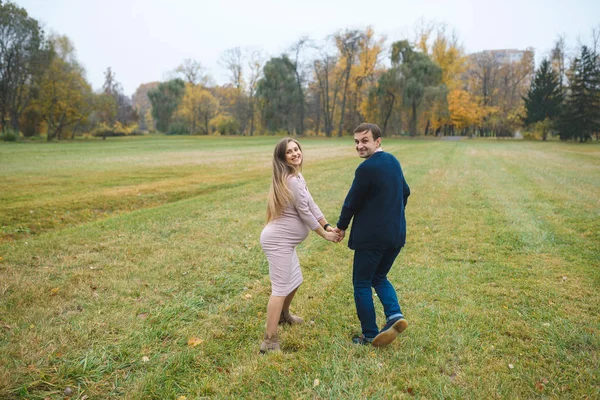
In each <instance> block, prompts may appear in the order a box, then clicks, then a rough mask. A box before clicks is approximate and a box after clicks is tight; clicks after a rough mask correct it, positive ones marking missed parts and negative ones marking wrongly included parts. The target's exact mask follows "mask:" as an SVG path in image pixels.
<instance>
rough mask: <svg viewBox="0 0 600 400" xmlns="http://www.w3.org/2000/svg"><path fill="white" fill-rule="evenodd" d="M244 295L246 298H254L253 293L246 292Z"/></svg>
mask: <svg viewBox="0 0 600 400" xmlns="http://www.w3.org/2000/svg"><path fill="white" fill-rule="evenodd" d="M244 297H245V298H247V299H251V298H252V295H251V294H250V293H246V294H245V295H244Z"/></svg>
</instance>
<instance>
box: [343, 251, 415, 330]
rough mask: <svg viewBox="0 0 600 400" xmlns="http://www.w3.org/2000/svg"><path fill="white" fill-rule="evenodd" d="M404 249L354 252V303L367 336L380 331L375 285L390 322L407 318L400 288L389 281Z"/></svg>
mask: <svg viewBox="0 0 600 400" xmlns="http://www.w3.org/2000/svg"><path fill="white" fill-rule="evenodd" d="M400 250H401V248H398V249H389V250H356V251H355V252H354V266H353V270H352V284H353V285H354V302H355V303H356V313H357V314H358V319H359V320H360V325H361V328H362V333H363V335H365V337H367V338H374V337H375V336H377V334H378V333H379V328H377V316H376V315H375V305H374V304H373V294H372V291H371V287H373V288H375V292H376V293H377V296H378V297H379V300H380V301H381V304H383V309H384V311H385V317H386V319H387V320H388V321H389V320H391V319H396V318H398V317H403V315H402V311H400V304H398V297H397V296H396V290H395V289H394V287H393V286H392V284H391V283H390V281H388V279H387V274H388V272H389V271H390V269H391V268H392V264H393V263H394V260H395V259H396V257H397V256H398V254H399V253H400Z"/></svg>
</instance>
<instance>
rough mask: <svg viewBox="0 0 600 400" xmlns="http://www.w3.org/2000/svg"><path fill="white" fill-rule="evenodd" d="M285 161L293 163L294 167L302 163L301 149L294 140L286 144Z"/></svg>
mask: <svg viewBox="0 0 600 400" xmlns="http://www.w3.org/2000/svg"><path fill="white" fill-rule="evenodd" d="M285 161H286V162H287V163H288V164H290V165H293V166H294V167H299V166H300V164H302V150H300V147H299V146H298V143H296V142H294V141H290V142H289V143H288V144H287V149H286V151H285Z"/></svg>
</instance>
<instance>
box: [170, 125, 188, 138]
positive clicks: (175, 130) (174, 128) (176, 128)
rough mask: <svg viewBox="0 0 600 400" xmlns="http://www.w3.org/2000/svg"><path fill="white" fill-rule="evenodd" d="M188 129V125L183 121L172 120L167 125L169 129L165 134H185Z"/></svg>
mask: <svg viewBox="0 0 600 400" xmlns="http://www.w3.org/2000/svg"><path fill="white" fill-rule="evenodd" d="M189 133H190V131H189V130H188V127H187V125H186V124H184V123H183V122H173V123H171V124H170V125H169V130H168V131H167V135H187V134H189Z"/></svg>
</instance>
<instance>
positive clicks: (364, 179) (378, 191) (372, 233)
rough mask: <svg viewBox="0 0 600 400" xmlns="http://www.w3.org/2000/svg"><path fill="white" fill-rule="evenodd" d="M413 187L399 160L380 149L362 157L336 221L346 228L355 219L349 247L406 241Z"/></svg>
mask: <svg viewBox="0 0 600 400" xmlns="http://www.w3.org/2000/svg"><path fill="white" fill-rule="evenodd" d="M408 196H410V188H409V187H408V184H407V183H406V180H405V179H404V174H403V173H402V167H401V166H400V163H399V162H398V160H397V159H396V157H394V156H393V155H391V154H390V153H386V152H384V151H379V152H375V153H373V155H371V157H369V158H368V159H366V160H365V161H363V162H362V163H361V164H360V165H359V166H358V168H356V172H355V173H354V181H353V182H352V186H351V187H350V191H349V192H348V195H346V200H344V206H343V207H342V212H341V214H340V219H339V221H338V223H337V226H338V228H340V229H342V230H346V229H347V228H348V225H349V224H350V220H351V219H352V218H354V221H353V222H352V230H351V232H350V239H349V240H348V247H350V248H351V249H353V250H387V249H392V248H399V247H403V246H404V244H405V243H406V217H405V215H404V207H406V202H407V200H408Z"/></svg>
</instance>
